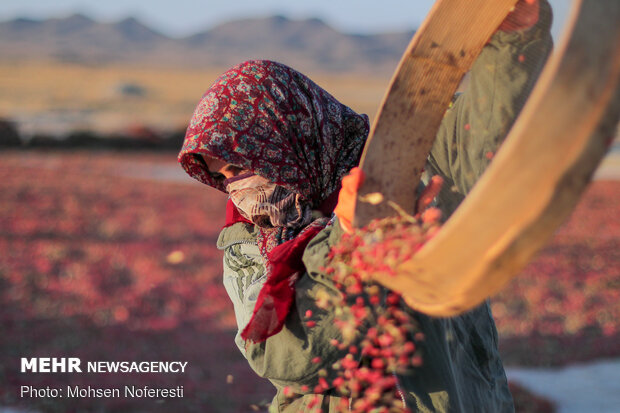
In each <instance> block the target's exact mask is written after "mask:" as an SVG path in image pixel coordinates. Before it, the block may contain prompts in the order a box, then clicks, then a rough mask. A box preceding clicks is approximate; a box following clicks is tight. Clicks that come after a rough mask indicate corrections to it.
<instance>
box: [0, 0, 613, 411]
mask: <svg viewBox="0 0 620 413" xmlns="http://www.w3.org/2000/svg"><path fill="white" fill-rule="evenodd" d="M21 3H23V4H25V5H27V4H29V1H25V0H24V1H22V2H21ZM59 3H63V2H59ZM65 3H66V2H65ZM65 3H63V4H65ZM86 3H88V2H86ZM86 3H84V4H86ZM129 3H131V2H129ZM178 3H179V8H183V7H185V3H186V2H184V1H183V0H179V2H178ZM323 3H325V2H322V1H320V2H318V3H317V4H323ZM327 3H329V2H327ZM408 3H411V2H408ZM567 3H568V2H565V1H564V0H558V1H554V5H557V6H558V7H559V9H558V14H557V15H558V19H557V20H558V21H560V22H561V21H562V19H563V16H565V14H566V10H565V9H566V4H567ZM11 4H12V5H13V6H15V4H17V3H12V0H9V1H8V2H6V3H4V4H3V5H0V16H2V15H5V16H9V15H8V14H6V13H5V14H2V13H3V11H2V10H3V9H2V8H3V7H6V8H7V10H8V9H9V7H8V6H9V5H11ZM91 4H94V3H91ZM131 4H133V3H131ZM417 4H421V5H422V6H421V11H420V10H418V11H415V12H414V10H413V9H407V13H411V16H409V17H408V18H409V21H414V22H415V23H418V22H419V21H421V19H422V18H423V16H424V13H425V11H426V10H428V7H430V4H432V1H426V0H424V1H420V2H419V3H417ZM65 5H66V4H65ZM66 7H69V6H66ZM282 7H283V6H282ZM322 7H325V10H328V7H329V5H323V6H322ZM338 7H343V6H342V5H340V6H338ZM369 7H370V6H369ZM405 7H409V6H404V2H403V3H402V4H400V5H398V6H395V7H394V9H395V11H396V13H397V14H398V11H399V10H400V11H401V14H404V12H403V11H402V10H404V8H405ZM411 7H413V6H411ZM416 7H417V6H416ZM334 8H336V6H334ZM13 9H15V10H18V8H16V7H13ZM24 10H25V9H24ZM33 10H34V9H33ZM71 10H72V11H73V12H75V11H76V10H75V9H71ZM263 10H265V12H264V13H263V15H259V16H258V17H257V16H255V15H254V14H249V15H245V16H240V17H239V19H237V20H234V19H233V21H230V22H227V23H224V22H220V23H221V24H217V25H215V26H213V27H211V28H210V29H208V30H203V31H200V32H199V31H197V30H194V31H192V32H188V31H185V32H183V33H180V32H179V33H177V35H176V37H175V36H170V35H164V34H162V33H159V32H157V31H156V30H153V29H151V28H150V27H147V26H145V25H144V24H143V23H141V22H140V21H138V20H135V19H132V18H127V19H116V18H113V19H112V20H114V21H113V22H110V21H109V20H110V18H108V20H107V21H106V20H105V19H103V21H101V20H100V19H92V18H90V17H86V16H84V15H82V14H67V15H61V16H60V17H59V16H57V15H54V14H53V13H52V12H48V15H46V16H47V17H36V18H33V17H27V18H14V16H12V17H10V18H9V17H7V20H6V21H4V22H0V54H1V55H2V59H1V60H0V251H2V253H1V254H0V323H1V326H2V330H1V331H2V333H1V334H0V412H4V411H5V410H4V409H6V408H9V407H10V408H19V409H23V410H24V411H31V410H34V411H41V412H44V411H45V412H47V411H50V412H72V411H75V412H77V411H94V412H95V411H96V412H106V411H113V412H157V411H161V412H169V411H188V412H192V411H195V412H248V411H255V410H261V409H264V406H265V403H266V402H267V401H268V400H270V399H271V397H272V393H273V391H272V387H271V386H270V385H269V384H268V383H266V382H265V381H263V380H260V379H258V378H257V377H256V375H255V374H254V373H253V372H252V371H251V370H250V368H249V367H248V365H247V363H246V362H245V361H244V360H243V359H242V357H241V355H240V354H239V352H238V350H237V349H236V347H235V346H234V344H233V337H234V331H235V325H234V315H233V313H232V305H231V303H230V302H229V300H228V298H227V296H226V293H225V291H224V289H223V286H222V285H221V253H220V252H219V251H217V250H216V249H215V246H214V244H215V240H216V238H217V234H218V232H219V229H220V227H221V225H222V224H223V219H224V216H223V207H224V203H225V197H224V196H223V195H222V194H219V193H217V192H215V191H211V190H209V189H207V188H206V187H204V186H202V185H200V184H198V183H196V182H194V181H192V180H191V179H190V178H188V177H187V176H185V175H184V173H183V171H182V170H181V168H180V166H179V165H178V164H177V163H176V152H177V151H178V149H179V148H180V144H181V141H182V138H183V133H184V129H185V127H186V124H187V122H188V120H189V118H190V116H191V114H192V112H193V109H194V107H195V105H196V104H197V102H198V99H199V98H200V96H201V94H202V93H203V92H204V90H205V89H206V88H207V87H208V86H209V84H211V82H212V81H213V80H214V79H215V78H216V77H217V75H218V74H219V73H221V72H222V71H223V70H224V69H225V68H227V67H228V66H230V65H231V64H233V63H236V62H238V61H241V60H245V59H249V58H256V57H265V58H274V59H278V60H281V61H283V62H284V63H287V64H289V65H291V66H293V67H295V68H297V69H300V70H302V71H303V72H304V73H306V74H307V75H309V76H310V77H311V78H312V79H313V80H314V81H316V82H317V83H318V84H319V85H321V86H323V87H324V88H325V89H326V90H328V91H329V92H330V93H332V94H333V95H334V96H335V97H336V98H338V99H339V100H341V101H342V102H343V103H345V104H347V105H349V106H351V107H352V108H353V109H355V110H356V111H358V112H363V113H367V114H368V115H369V116H370V117H371V119H372V118H373V117H374V114H375V112H376V109H377V107H378V105H379V103H380V101H381V98H382V96H383V94H384V92H385V88H386V86H387V84H388V82H389V78H390V75H391V72H392V70H393V68H394V66H395V64H396V62H397V60H398V57H399V56H400V54H401V53H402V50H403V48H404V46H405V45H406V42H407V41H408V40H409V38H410V36H411V33H412V30H413V28H414V27H413V26H414V25H413V24H411V25H405V26H399V27H397V29H398V30H388V29H389V27H388V29H386V28H385V27H384V28H383V29H382V30H383V31H382V32H381V33H379V32H377V33H373V32H372V30H371V29H368V30H370V32H366V33H363V34H359V33H358V34H348V33H344V32H343V27H344V26H338V27H337V29H335V28H334V27H332V26H331V25H330V24H327V23H325V21H322V20H321V19H317V18H314V17H310V16H308V15H307V14H303V13H301V14H297V15H294V18H288V17H284V16H281V15H275V16H270V15H268V16H265V15H264V14H265V13H267V12H268V11H269V12H270V11H271V9H267V8H264V9H263ZM369 10H370V9H369ZM372 10H374V9H372ZM78 11H79V9H78ZM42 13H43V12H42ZM49 13H52V14H49ZM143 13H144V12H143ZM376 13H377V14H378V11H377V12H376ZM43 14H44V13H43ZM259 14H260V13H259ZM35 15H36V16H39V15H37V14H36V13H35ZM50 16H51V17H50ZM241 17H243V18H241ZM371 17H372V16H371ZM371 17H367V20H369V21H370V20H372V18H371ZM151 18H152V16H151ZM115 19H116V20H115ZM117 20H118V21H117ZM151 21H153V20H151ZM337 21H338V20H333V22H337ZM339 24H341V25H342V24H344V23H342V22H341V23H339ZM242 29H243V30H242ZM555 30H556V31H557V29H555ZM241 32H242V33H241ZM240 33H241V34H240ZM260 33H263V34H265V33H267V34H268V35H260ZM261 36H262V37H261ZM266 37H267V38H277V39H278V41H277V42H275V43H270V44H269V45H264V46H260V45H261V42H262V43H265V38H266ZM261 47H262V48H261ZM617 142H618V141H617V140H616V144H615V145H612V148H611V151H610V155H609V156H608V157H607V158H606V159H605V161H604V163H603V166H602V167H601V168H600V169H599V170H598V171H597V174H596V177H597V179H596V180H595V181H594V182H593V183H592V184H591V186H590V187H589V189H588V190H587V192H586V193H585V194H584V196H583V197H582V199H581V202H580V204H579V206H578V208H577V209H576V211H575V212H574V213H573V215H572V216H571V218H570V220H569V221H568V222H567V223H566V224H565V225H564V226H563V227H562V228H561V229H560V230H559V231H558V232H557V234H556V235H555V237H554V238H553V239H552V241H551V242H550V244H549V245H548V246H547V247H546V248H545V249H544V250H543V251H542V252H541V253H540V254H539V255H538V257H537V259H536V260H535V261H534V262H532V263H531V264H530V265H529V266H528V267H527V268H526V269H525V270H524V271H523V272H522V274H521V275H520V276H519V277H517V278H516V279H515V280H514V281H513V282H512V283H511V285H509V286H508V287H507V288H506V289H505V290H503V291H502V292H501V293H500V294H498V295H497V296H496V297H494V298H493V299H492V308H493V312H494V315H495V317H496V320H497V326H498V329H499V332H500V348H501V352H502V354H503V357H504V360H505V362H506V364H507V365H508V366H532V367H551V366H568V365H573V364H574V363H583V362H588V361H593V360H605V359H607V358H618V357H620V322H619V321H618V320H620V314H619V313H620V307H619V306H618V304H617V303H618V301H619V300H620V283H619V280H620V252H619V251H620V245H619V244H620V227H619V225H620V220H618V217H619V205H620V180H619V178H620V150H619V148H620V147H619V146H618V144H617ZM25 356H28V357H35V356H41V357H69V356H71V357H81V358H82V360H117V361H121V360H128V361H140V360H184V361H188V362H189V372H188V373H187V374H185V375H178V376H172V375H170V376H167V375H144V374H142V375H139V374H135V375H132V374H128V375H122V376H119V375H92V374H91V375H89V374H84V375H69V374H66V375H63V374H56V375H31V374H27V375H24V374H20V373H18V371H19V364H18V363H19V358H20V357H25ZM22 384H28V385H34V386H43V387H44V386H46V385H50V386H64V385H67V384H84V385H87V384H90V385H93V386H97V387H113V386H116V385H125V384H127V385H130V384H137V385H149V386H153V387H157V386H160V387H164V386H165V387H172V386H177V385H183V386H184V387H185V398H183V399H180V400H172V401H166V402H161V401H153V400H132V399H117V400H101V399H81V400H75V399H74V400H49V399H47V400H46V399H36V400H33V399H20V398H19V397H18V388H19V386H20V385H22ZM512 389H513V392H514V394H515V398H516V400H517V407H518V409H517V410H518V411H522V412H551V411H554V406H553V404H552V403H550V402H549V401H546V400H544V399H542V398H539V397H536V396H534V395H533V394H532V389H527V388H526V387H524V386H522V385H520V384H519V385H517V384H516V383H515V384H512Z"/></svg>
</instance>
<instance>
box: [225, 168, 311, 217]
mask: <svg viewBox="0 0 620 413" xmlns="http://www.w3.org/2000/svg"><path fill="white" fill-rule="evenodd" d="M224 185H226V191H227V192H228V194H229V195H230V199H231V200H232V201H233V203H234V204H235V206H236V207H237V209H238V210H239V213H241V215H243V217H245V218H246V219H248V220H250V221H252V222H253V223H254V224H256V225H258V226H260V227H263V228H270V227H289V228H299V227H303V226H306V225H308V224H309V223H310V222H311V221H312V211H311V209H310V206H309V205H308V204H306V203H305V202H303V201H302V200H301V199H300V195H298V194H295V193H294V192H292V191H290V190H288V189H286V188H284V187H282V186H279V185H276V184H274V183H272V182H269V181H268V180H267V179H265V178H263V177H262V176H258V175H250V174H243V175H239V176H236V177H234V178H230V179H227V180H226V181H224Z"/></svg>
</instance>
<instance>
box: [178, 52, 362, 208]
mask: <svg viewBox="0 0 620 413" xmlns="http://www.w3.org/2000/svg"><path fill="white" fill-rule="evenodd" d="M367 135H368V117H367V116H366V115H359V114H357V113H355V112H354V111H353V110H351V109H350V108H348V107H347V106H345V105H343V104H342V103H340V102H338V101H337V100H336V99H335V98H334V97H333V96H331V95H330V94H329V93H327V92H326V91H325V90H323V89H322V88H321V87H319V86H318V85H316V84H315V83H314V82H313V81H311V80H310V79H308V78H307V77H306V76H304V75H303V74H301V73H299V72H297V71H295V70H293V69H291V68H289V67H287V66H285V65H283V64H280V63H276V62H271V61H266V60H256V61H247V62H244V63H241V64H239V65H237V66H235V67H233V68H232V69H230V70H228V71H227V72H225V73H224V74H223V75H221V76H220V77H219V78H218V79H217V80H216V81H215V83H214V84H213V85H212V86H211V87H210V88H209V89H208V90H207V92H206V93H205V94H204V96H203V97H202V99H201V100H200V102H199V104H198V106H197V108H196V110H195V112H194V115H193V117H192V119H191V122H190V125H189V127H188V128H187V133H186V135H185V142H184V143H183V148H182V149H181V153H180V154H179V162H180V163H181V165H182V166H183V168H184V169H185V171H186V172H187V173H188V174H189V175H190V176H192V177H193V178H195V179H197V180H199V181H200V182H202V183H205V184H207V185H210V186H212V187H214V188H217V189H219V190H220V191H225V189H224V188H223V186H222V185H221V184H219V183H217V182H216V181H215V180H213V179H212V178H211V176H210V175H209V174H208V173H207V171H206V170H205V167H204V165H203V164H202V163H200V162H199V161H198V160H197V159H195V157H194V156H193V154H202V155H207V156H210V157H212V158H216V159H220V160H222V161H224V162H226V163H230V164H233V165H235V166H238V167H241V168H244V169H248V170H251V171H253V172H254V173H255V174H257V175H261V176H263V177H265V178H267V179H269V180H270V181H271V182H274V183H276V184H278V185H281V186H283V187H285V188H288V189H290V190H292V191H293V192H295V193H298V194H300V195H302V197H303V198H304V199H306V200H307V201H309V202H311V203H312V206H313V207H317V206H319V205H320V204H321V203H322V202H323V201H324V200H325V199H326V198H327V197H328V196H329V195H330V194H332V193H333V192H334V191H335V190H337V189H338V187H339V185H340V179H341V178H342V177H343V176H344V175H345V174H346V173H348V172H349V170H350V169H351V168H353V167H354V166H356V165H357V163H358V161H359V158H360V155H361V151H362V148H363V145H364V142H365V140H366V137H367Z"/></svg>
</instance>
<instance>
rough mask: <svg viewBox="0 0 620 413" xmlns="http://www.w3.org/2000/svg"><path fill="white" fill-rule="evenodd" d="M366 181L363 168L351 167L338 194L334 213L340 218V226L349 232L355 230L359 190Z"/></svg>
mask: <svg viewBox="0 0 620 413" xmlns="http://www.w3.org/2000/svg"><path fill="white" fill-rule="evenodd" d="M363 182H364V172H362V170H361V168H358V167H355V168H353V169H351V171H350V172H349V174H348V175H346V176H344V177H343V178H342V189H340V193H339V194H338V204H337V205H336V209H335V210H334V213H335V214H336V215H337V216H338V219H339V220H340V226H341V227H342V229H344V230H345V232H347V233H349V234H350V233H351V232H353V224H352V223H353V216H354V214H355V201H356V200H357V190H358V189H359V187H360V186H361V185H362V183H363Z"/></svg>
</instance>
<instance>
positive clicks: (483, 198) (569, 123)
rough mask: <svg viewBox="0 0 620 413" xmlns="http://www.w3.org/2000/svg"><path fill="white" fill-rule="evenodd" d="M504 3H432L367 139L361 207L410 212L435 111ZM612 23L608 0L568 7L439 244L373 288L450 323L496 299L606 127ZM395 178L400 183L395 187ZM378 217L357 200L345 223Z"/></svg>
mask: <svg viewBox="0 0 620 413" xmlns="http://www.w3.org/2000/svg"><path fill="white" fill-rule="evenodd" d="M465 3H466V4H465ZM472 3H476V4H472ZM515 3H516V1H514V0H501V1H500V0H472V1H468V2H462V1H459V0H442V1H439V2H437V3H436V4H435V6H434V8H433V10H432V11H431V13H430V14H429V17H428V18H427V20H426V21H425V23H424V24H423V26H422V27H421V28H420V30H419V31H418V32H417V33H416V35H415V36H414V38H413V40H412V41H411V44H410V45H409V47H408V49H407V51H406V52H405V55H404V56H403V59H402V60H401V63H400V65H399V67H398V69H397V71H396V74H395V75H394V77H393V79H392V83H391V86H390V88H389V90H388V93H387V95H386V97H385V98H384V101H383V104H382V106H381V109H380V111H379V114H378V115H377V117H376V123H375V124H374V125H373V128H372V130H371V136H370V138H369V141H368V142H367V146H366V148H365V150H364V155H363V157H362V163H361V167H362V169H363V171H364V172H365V175H366V181H365V182H364V185H363V186H362V188H360V191H359V194H360V198H361V199H363V198H364V197H365V196H367V195H368V194H372V193H376V192H378V193H381V194H382V195H383V198H384V199H385V200H391V201H394V202H396V203H397V204H399V205H401V206H402V207H403V208H405V210H410V211H411V210H413V206H414V204H415V193H414V188H415V187H416V186H417V182H418V181H419V177H420V174H421V171H422V168H423V166H424V164H425V161H426V157H427V156H428V153H429V151H430V148H431V146H432V142H433V140H434V137H435V134H436V132H437V129H438V127H439V124H440V122H441V118H442V116H443V113H444V112H445V108H446V107H447V105H448V103H449V101H450V99H451V97H452V94H453V93H454V90H455V89H456V87H457V85H458V82H459V81H460V79H461V77H462V75H463V73H465V72H466V71H467V70H468V68H469V67H470V66H471V64H472V63H473V61H474V59H475V57H476V56H477V55H478V53H479V52H480V50H481V49H482V46H483V45H484V44H485V43H486V41H487V40H488V38H489V37H490V35H491V34H492V33H493V31H494V30H495V28H496V27H497V26H498V25H499V23H500V22H501V21H502V20H503V18H504V17H505V16H506V14H507V13H508V11H509V10H510V8H511V7H512V6H513V5H514V4H515ZM478 18H480V19H481V20H476V19H478ZM619 21H620V2H619V1H618V0H575V1H574V5H573V9H572V13H571V17H570V20H569V23H568V24H567V28H566V29H565V33H564V35H563V37H562V39H561V41H560V43H559V45H558V46H557V48H556V51H555V52H554V54H553V55H552V56H551V58H550V59H549V61H548V62H547V64H546V66H545V68H544V70H543V72H542V74H541V76H540V78H539V80H538V83H537V85H536V86H535V88H534V90H533V91H532V93H531V95H530V97H529V99H528V102H527V103H526V105H525V107H524V108H523V110H522V111H521V114H520V115H519V117H518V119H517V120H516V122H515V124H514V126H513V128H512V130H511V131H510V133H509V135H508V137H507V138H506V140H505V142H504V144H503V145H502V147H501V149H500V150H499V151H498V153H497V154H496V156H495V158H494V160H493V162H492V163H491V165H490V166H489V168H488V169H487V171H486V172H485V173H484V175H483V176H482V177H481V179H480V180H479V182H478V183H477V184H476V186H475V187H474V188H473V190H472V191H471V193H470V194H469V195H468V196H467V198H466V199H465V201H464V202H463V203H462V204H461V206H460V207H459V208H458V209H457V211H456V212H455V213H454V214H453V215H452V217H451V218H450V219H449V220H448V221H447V222H446V223H445V224H444V226H443V227H442V229H441V230H440V231H439V233H438V234H437V235H436V236H435V237H434V238H433V239H432V240H431V241H430V242H429V243H427V244H426V245H425V246H424V247H423V248H422V249H421V250H420V251H419V253H418V254H416V256H415V257H414V258H413V259H411V260H410V261H407V262H405V263H402V264H401V265H400V266H399V267H398V269H397V273H398V275H397V276H395V277H391V276H390V277H388V276H385V277H383V276H380V275H379V276H377V281H379V282H380V283H382V284H384V285H385V286H387V287H389V288H391V289H393V290H395V291H398V292H400V293H401V294H402V295H403V298H404V299H405V301H406V302H407V303H408V304H409V305H410V306H411V307H413V308H415V309H417V310H419V311H422V312H424V313H427V314H430V315H435V316H452V315H456V314H459V313H461V312H463V311H466V310H468V309H471V308H473V307H474V306H476V305H478V304H480V303H481V302H482V301H483V300H485V299H486V298H487V297H489V296H490V295H492V294H493V293H495V292H497V291H498V290H499V289H500V288H501V287H502V286H504V285H505V284H506V283H507V282H508V281H509V280H510V279H511V278H512V277H513V276H515V275H516V274H517V273H518V271H519V270H520V269H521V268H522V267H523V266H524V265H525V264H526V263H527V262H528V261H529V260H530V258H531V257H532V256H533V254H534V253H535V252H536V251H537V250H538V249H540V248H541V247H542V246H543V245H544V244H545V243H546V242H547V240H548V238H549V237H550V236H551V234H552V233H553V232H554V230H555V229H556V228H557V227H558V226H559V225H560V224H561V223H562V222H563V221H564V220H565V219H566V217H567V216H568V215H569V213H570V212H571V211H572V209H573V208H574V206H575V204H576V203H577V200H578V198H579V196H580V194H581V193H582V191H583V190H584V189H585V187H586V185H587V183H588V182H589V181H590V178H591V176H592V174H593V172H594V170H595V169H596V166H597V165H598V163H599V162H600V160H601V159H602V157H603V156H604V154H605V152H606V149H607V147H608V145H609V142H610V140H611V138H612V136H613V133H614V131H615V128H616V125H617V123H618V119H619V115H620V88H619V83H620V25H619V24H618V22H619ZM446 27H450V30H445V28H446ZM403 174H405V175H403ZM402 176H408V177H409V178H408V179H395V177H402ZM411 177H413V182H412V179H411ZM390 214H393V210H392V209H391V208H390V207H389V206H388V205H387V202H385V201H384V202H382V203H380V204H378V205H371V204H369V203H365V202H361V201H359V200H358V202H357V205H356V212H355V221H354V224H355V225H356V226H362V225H364V224H366V223H367V222H369V221H370V220H371V219H373V218H377V217H384V216H387V215H390Z"/></svg>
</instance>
